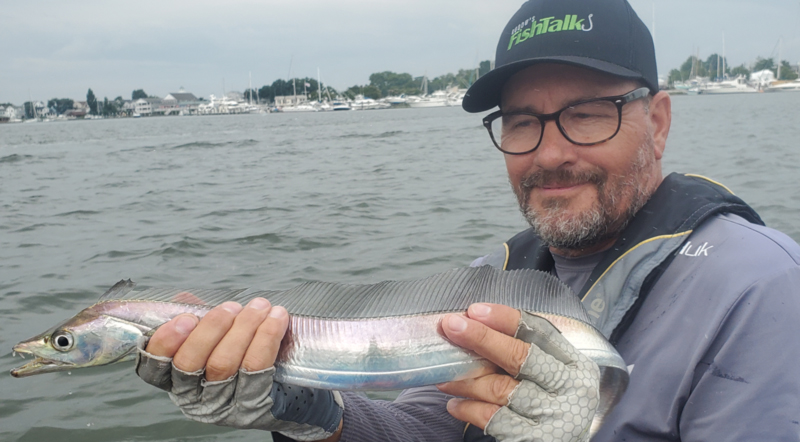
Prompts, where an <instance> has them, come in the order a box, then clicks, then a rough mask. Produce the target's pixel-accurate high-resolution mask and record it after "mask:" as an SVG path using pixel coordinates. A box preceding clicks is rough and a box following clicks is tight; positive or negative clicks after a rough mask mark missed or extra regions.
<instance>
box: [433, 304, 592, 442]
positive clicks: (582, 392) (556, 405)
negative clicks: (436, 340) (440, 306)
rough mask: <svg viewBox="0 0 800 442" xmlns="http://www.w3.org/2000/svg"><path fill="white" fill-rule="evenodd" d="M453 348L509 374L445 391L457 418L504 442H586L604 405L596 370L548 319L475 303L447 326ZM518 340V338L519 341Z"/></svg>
mask: <svg viewBox="0 0 800 442" xmlns="http://www.w3.org/2000/svg"><path fill="white" fill-rule="evenodd" d="M442 329H443V330H444V333H445V335H446V336H447V338H448V339H450V340H451V341H452V342H453V343H454V344H456V345H459V346H461V347H463V348H466V349H469V350H472V351H475V352H476V353H478V354H479V355H481V356H483V357H485V358H486V359H488V360H489V361H491V362H493V363H495V364H496V365H497V366H498V367H499V368H501V369H502V370H503V371H505V373H500V372H498V373H491V374H486V375H483V376H480V377H478V378H475V379H467V380H463V381H457V382H449V383H446V384H441V385H439V389H440V390H442V391H443V392H445V393H448V394H452V395H455V396H459V397H464V398H468V399H452V400H451V401H450V402H449V403H448V404H447V410H448V411H449V412H450V414H451V415H453V417H455V418H457V419H459V420H462V421H465V422H469V423H470V424H472V425H475V426H477V427H479V428H483V429H484V432H485V433H486V434H488V435H491V436H494V437H495V438H496V439H498V440H500V441H584V440H588V439H589V434H588V433H589V427H590V425H591V422H592V418H593V417H594V413H595V411H596V409H597V405H598V397H599V377H600V372H599V368H598V367H597V364H595V363H594V362H592V361H591V360H590V359H589V358H587V357H586V356H585V355H583V354H582V353H580V352H579V351H578V350H576V349H575V348H574V347H573V346H572V345H571V344H570V343H569V342H568V341H567V340H566V339H565V338H564V337H563V336H561V333H560V332H559V331H558V330H557V329H556V328H555V327H554V326H553V325H552V324H550V322H548V321H547V320H545V319H543V318H541V317H538V316H535V315H531V314H528V313H520V312H519V311H518V310H514V309H512V308H510V307H506V306H502V305H489V304H473V305H472V306H471V307H470V308H469V311H468V312H467V317H466V318H465V317H464V316H461V315H448V316H446V317H445V318H444V320H443V321H442ZM513 336H516V338H515V337H513Z"/></svg>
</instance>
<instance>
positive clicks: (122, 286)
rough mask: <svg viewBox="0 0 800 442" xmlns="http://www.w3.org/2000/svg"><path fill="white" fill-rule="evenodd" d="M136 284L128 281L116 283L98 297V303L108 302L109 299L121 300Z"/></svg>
mask: <svg viewBox="0 0 800 442" xmlns="http://www.w3.org/2000/svg"><path fill="white" fill-rule="evenodd" d="M135 286H136V283H135V282H133V281H131V280H130V279H123V280H120V281H119V282H118V283H116V284H114V285H113V286H111V288H110V289H108V290H106V292H105V293H103V294H102V295H100V299H99V301H108V300H109V299H122V297H124V296H125V294H126V293H128V292H130V291H131V290H133V288H134V287H135Z"/></svg>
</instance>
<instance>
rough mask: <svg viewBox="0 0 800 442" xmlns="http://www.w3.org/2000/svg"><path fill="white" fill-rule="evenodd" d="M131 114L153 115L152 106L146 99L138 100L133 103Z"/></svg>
mask: <svg viewBox="0 0 800 442" xmlns="http://www.w3.org/2000/svg"><path fill="white" fill-rule="evenodd" d="M133 113H134V114H139V115H141V116H146V115H153V105H152V103H150V101H148V99H147V98H140V99H138V100H136V101H134V102H133Z"/></svg>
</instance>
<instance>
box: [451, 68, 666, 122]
mask: <svg viewBox="0 0 800 442" xmlns="http://www.w3.org/2000/svg"><path fill="white" fill-rule="evenodd" d="M541 63H561V64H568V65H573V66H579V67H585V68H589V69H594V70H596V71H600V72H605V73H607V74H611V75H615V76H618V77H622V78H627V79H633V80H638V79H643V78H644V77H643V76H642V74H641V73H639V72H635V71H632V70H630V69H626V68H623V67H621V66H618V65H615V64H612V63H609V62H606V61H601V60H595V59H593V58H587V57H576V56H563V57H542V58H531V59H527V60H522V61H517V62H514V63H509V64H507V65H505V66H502V67H500V68H496V69H494V70H492V71H491V72H489V73H488V74H486V75H484V76H483V77H481V78H479V79H478V81H476V82H475V83H474V84H473V85H472V86H471V87H470V88H469V90H468V91H467V94H466V95H465V96H464V101H463V103H462V105H461V106H462V107H463V108H464V110H465V111H467V112H472V113H475V112H484V111H487V110H489V109H492V108H494V107H496V106H499V105H500V95H501V93H502V91H503V86H504V85H505V84H506V82H507V81H508V79H509V78H511V77H512V76H513V75H514V74H516V73H517V72H519V71H521V70H522V69H525V68H527V67H530V66H533V65H535V64H541ZM648 86H649V87H650V88H651V89H652V88H653V85H648ZM656 90H657V89H656ZM651 92H652V91H651Z"/></svg>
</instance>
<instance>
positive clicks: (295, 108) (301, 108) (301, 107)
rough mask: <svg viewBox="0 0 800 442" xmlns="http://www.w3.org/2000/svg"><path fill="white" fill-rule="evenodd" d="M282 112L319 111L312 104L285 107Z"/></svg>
mask: <svg viewBox="0 0 800 442" xmlns="http://www.w3.org/2000/svg"><path fill="white" fill-rule="evenodd" d="M280 110H281V112H317V111H319V109H317V108H316V107H314V106H312V105H310V104H298V105H297V106H283V107H282V108H280Z"/></svg>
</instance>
